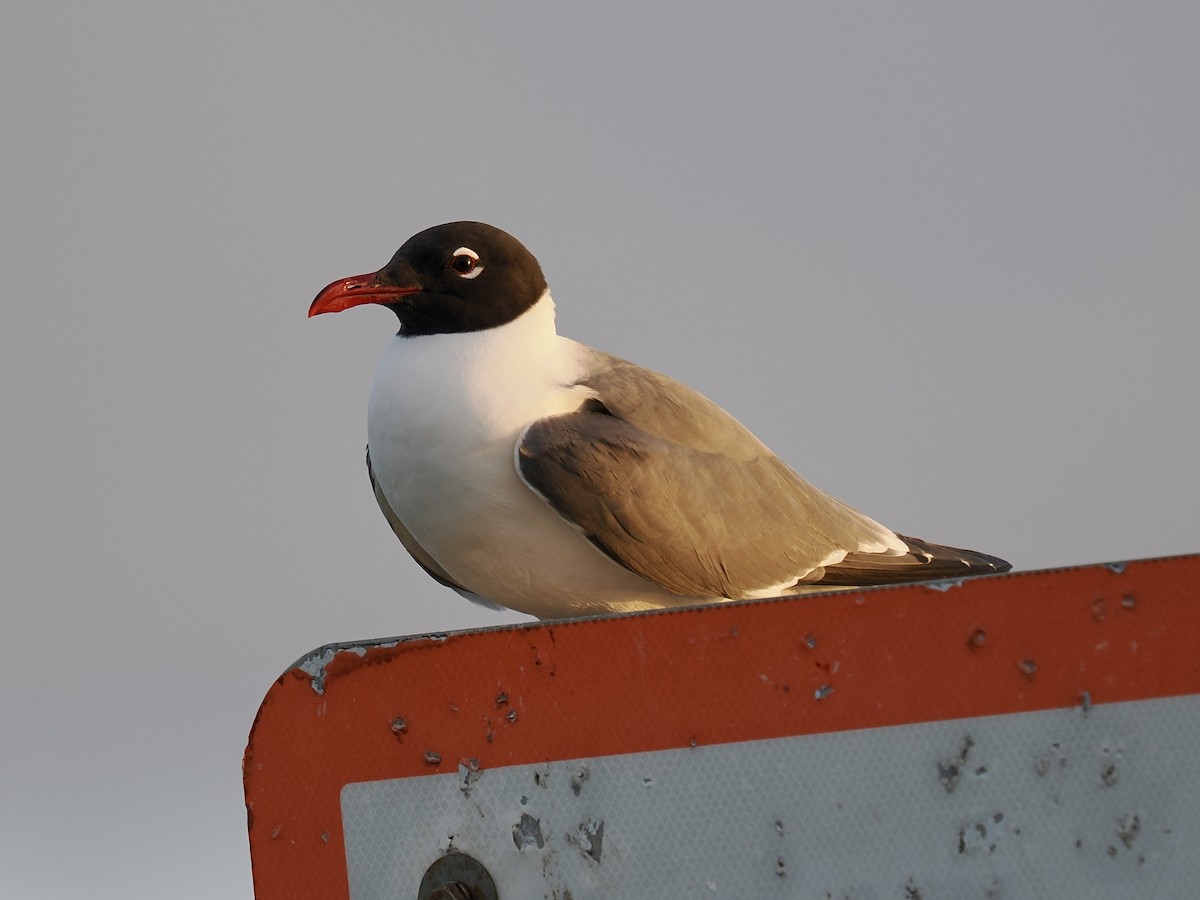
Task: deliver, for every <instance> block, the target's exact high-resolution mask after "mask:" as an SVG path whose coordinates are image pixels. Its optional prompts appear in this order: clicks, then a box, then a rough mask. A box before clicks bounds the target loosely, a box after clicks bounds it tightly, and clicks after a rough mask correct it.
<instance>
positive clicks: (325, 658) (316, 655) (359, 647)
mask: <svg viewBox="0 0 1200 900" xmlns="http://www.w3.org/2000/svg"><path fill="white" fill-rule="evenodd" d="M399 643H400V641H399V640H395V641H390V642H388V643H381V644H371V648H372V649H377V648H383V649H387V648H389V647H395V646H396V645H397V644H399ZM339 653H353V654H354V655H355V656H359V657H363V656H366V655H367V647H366V645H364V644H326V645H325V646H324V647H318V648H317V649H316V650H314V651H313V652H312V653H310V654H308V655H307V656H304V657H301V658H300V659H299V660H297V661H296V663H295V665H293V666H292V669H299V670H300V671H301V672H303V673H304V674H305V675H307V676H308V677H309V678H310V679H311V681H310V682H309V684H310V686H311V687H312V689H313V692H314V693H316V694H324V693H325V669H326V668H327V667H328V666H329V664H330V663H331V662H333V661H334V659H336V658H337V655H338V654H339Z"/></svg>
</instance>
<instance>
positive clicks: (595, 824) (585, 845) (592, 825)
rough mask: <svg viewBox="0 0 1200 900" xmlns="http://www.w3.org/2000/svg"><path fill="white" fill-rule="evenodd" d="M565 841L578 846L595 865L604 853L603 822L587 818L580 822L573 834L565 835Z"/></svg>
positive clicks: (598, 863)
mask: <svg viewBox="0 0 1200 900" xmlns="http://www.w3.org/2000/svg"><path fill="white" fill-rule="evenodd" d="M567 841H568V842H569V843H572V844H574V845H575V846H576V847H578V848H579V852H580V853H582V854H583V855H584V856H586V857H587V858H588V859H590V860H591V861H592V862H594V863H596V865H600V857H601V855H602V854H603V853H604V822H603V820H600V821H597V820H596V819H588V821H586V822H581V823H580V824H579V827H578V828H577V829H576V830H575V834H573V835H571V834H568V835H567Z"/></svg>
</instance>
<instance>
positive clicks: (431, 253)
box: [308, 222, 546, 337]
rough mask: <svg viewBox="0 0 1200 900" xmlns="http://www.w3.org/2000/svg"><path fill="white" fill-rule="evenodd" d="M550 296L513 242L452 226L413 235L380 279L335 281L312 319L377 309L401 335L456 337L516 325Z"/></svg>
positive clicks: (481, 229)
mask: <svg viewBox="0 0 1200 900" xmlns="http://www.w3.org/2000/svg"><path fill="white" fill-rule="evenodd" d="M545 292H546V279H545V276H543V275H542V268H541V266H539V265H538V261H537V259H535V258H534V256H533V254H532V253H530V252H529V251H528V250H526V249H525V246H524V245H523V244H522V243H521V242H520V241H518V240H517V239H516V238H514V237H513V236H512V235H510V234H508V233H507V232H504V231H501V230H500V229H499V228H494V227H492V226H491V225H485V224H484V223H482V222H450V223H448V224H446V225H435V226H434V227H433V228H427V229H426V230H425V231H422V232H420V233H418V234H415V235H413V236H412V237H411V238H409V239H408V240H407V241H405V243H404V246H402V247H401V248H400V249H399V250H397V251H396V255H395V256H393V257H392V259H391V261H390V262H389V263H388V264H387V265H386V266H384V267H383V268H382V269H380V270H379V271H378V272H373V273H371V274H369V275H356V276H354V277H352V278H341V279H338V280H337V281H335V282H333V284H331V285H329V286H328V287H326V288H325V289H324V290H322V291H321V293H319V294H317V298H316V299H315V300H314V301H313V302H312V306H310V307H309V310H308V314H309V316H310V317H311V316H319V315H321V314H322V313H332V312H341V311H342V310H344V309H349V308H350V307H352V306H361V305H362V304H364V303H377V304H379V305H381V306H386V307H387V308H388V309H390V310H391V311H392V312H394V313H395V314H396V317H397V318H398V319H399V320H400V334H401V335H403V336H406V337H415V336H417V335H423V334H456V333H461V332H469V331H483V330H484V329H487V328H494V327H495V326H497V325H503V324H505V323H506V322H511V321H512V320H513V319H515V318H517V316H519V315H521V313H523V312H525V310H527V309H529V308H530V307H532V306H533V305H534V304H535V303H537V302H538V300H539V299H541V297H542V295H543V294H545Z"/></svg>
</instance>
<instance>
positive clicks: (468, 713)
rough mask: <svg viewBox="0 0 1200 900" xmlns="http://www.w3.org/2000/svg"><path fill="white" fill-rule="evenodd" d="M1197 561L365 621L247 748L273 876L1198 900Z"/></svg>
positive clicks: (578, 890) (267, 898) (742, 893)
mask: <svg viewBox="0 0 1200 900" xmlns="http://www.w3.org/2000/svg"><path fill="white" fill-rule="evenodd" d="M1197 747H1200V556H1184V557H1174V558H1167V559H1155V560H1145V561H1140V562H1131V563H1128V564H1123V563H1122V564H1111V565H1100V566H1088V567H1081V568H1074V569H1061V570H1053V571H1044V572H1030V573H1016V574H1010V575H1001V576H994V577H987V578H979V579H974V580H970V581H965V582H961V583H935V584H927V585H913V586H907V587H898V588H885V589H876V590H868V591H848V592H841V593H836V594H818V595H813V596H808V597H798V598H789V599H782V600H765V601H747V602H739V603H729V604H724V605H720V606H706V607H698V608H693V609H684V610H677V611H670V612H655V613H644V614H634V615H626V616H612V617H604V618H596V619H582V620H574V621H561V622H545V623H540V624H534V625H525V626H517V627H504V628H494V629H485V630H481V631H473V632H462V633H454V634H440V635H424V636H420V637H407V638H396V639H391V640H381V641H372V642H366V643H362V644H338V645H330V646H328V647H324V648H322V649H320V650H317V651H314V652H313V653H311V654H309V655H308V656H306V657H304V658H303V659H302V660H300V661H299V662H298V663H297V664H296V665H295V666H293V667H292V668H291V669H290V670H289V671H287V672H286V673H284V674H283V675H282V676H281V677H280V678H279V679H278V681H277V682H276V683H275V684H274V685H273V686H272V687H271V689H270V691H268V693H267V696H266V698H265V699H264V701H263V704H262V708H261V709H260V710H259V714H258V717H257V719H256V720H255V723H254V727H253V730H252V732H251V736H250V743H249V746H248V747H247V749H246V757H245V766H244V774H245V788H246V806H247V810H248V813H249V830H250V850H251V858H252V862H253V868H254V884H255V895H256V897H257V898H258V900H282V898H313V900H330V898H353V900H382V898H389V900H391V898H406V897H411V898H420V900H434V898H437V900H495V898H502V900H514V898H521V900H523V898H538V897H548V898H568V897H571V898H576V900H581V898H587V897H605V898H647V897H655V898H671V897H678V898H697V897H698V898H703V897H714V898H734V897H737V898H767V897H826V896H829V897H910V898H916V897H921V898H925V900H931V898H951V900H957V898H961V897H1086V898H1089V900H1091V898H1117V897H1120V898H1130V897H1143V898H1183V897H1194V896H1196V893H1195V892H1196V885H1197V884H1200V852H1197V851H1198V850H1200V753H1198V752H1197V750H1196V748H1197Z"/></svg>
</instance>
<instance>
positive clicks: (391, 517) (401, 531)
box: [367, 447, 504, 609]
mask: <svg viewBox="0 0 1200 900" xmlns="http://www.w3.org/2000/svg"><path fill="white" fill-rule="evenodd" d="M367 477H368V478H370V479H371V490H372V492H374V494H375V502H376V503H378V504H379V509H380V510H381V511H382V512H383V517H384V518H385V519H387V523H388V524H389V525H391V526H392V531H394V532H395V533H396V537H398V538H400V543H401V544H403V545H404V549H405V550H407V551H408V553H409V555H410V556H411V557H412V558H413V559H415V560H416V561H417V565H419V566H420V567H421V568H422V569H424V570H425V572H426V573H427V574H428V575H429V577H430V578H432V579H433V580H434V581H437V582H438V583H439V584H444V585H445V586H446V587H448V588H450V589H451V590H454V591H457V592H458V593H459V594H461V595H462V596H464V597H466V598H467V599H468V600H470V601H471V602H472V603H478V604H479V605H480V606H486V607H487V608H488V609H504V607H502V606H499V605H497V604H495V603H493V602H492V601H491V600H487V599H485V598H483V597H480V596H479V595H478V594H476V593H474V592H472V591H469V590H467V589H466V588H465V587H463V586H462V585H461V584H459V583H458V582H456V581H455V580H454V579H453V578H451V577H450V576H449V575H448V574H447V573H446V570H445V569H443V568H442V567H441V566H439V565H438V564H437V560H435V559H434V558H433V557H432V556H430V555H429V554H428V553H427V552H426V551H425V548H424V547H422V546H421V545H420V544H419V543H417V539H416V538H415V537H413V536H412V532H410V531H409V530H408V528H406V527H405V525H404V523H403V522H401V521H400V517H399V516H398V515H396V513H395V511H394V510H393V509H392V505H391V504H390V503H388V500H387V497H385V496H384V495H383V491H382V490H381V489H380V487H379V482H378V481H376V480H375V470H374V468H372V466H371V448H370V447H368V448H367Z"/></svg>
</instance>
